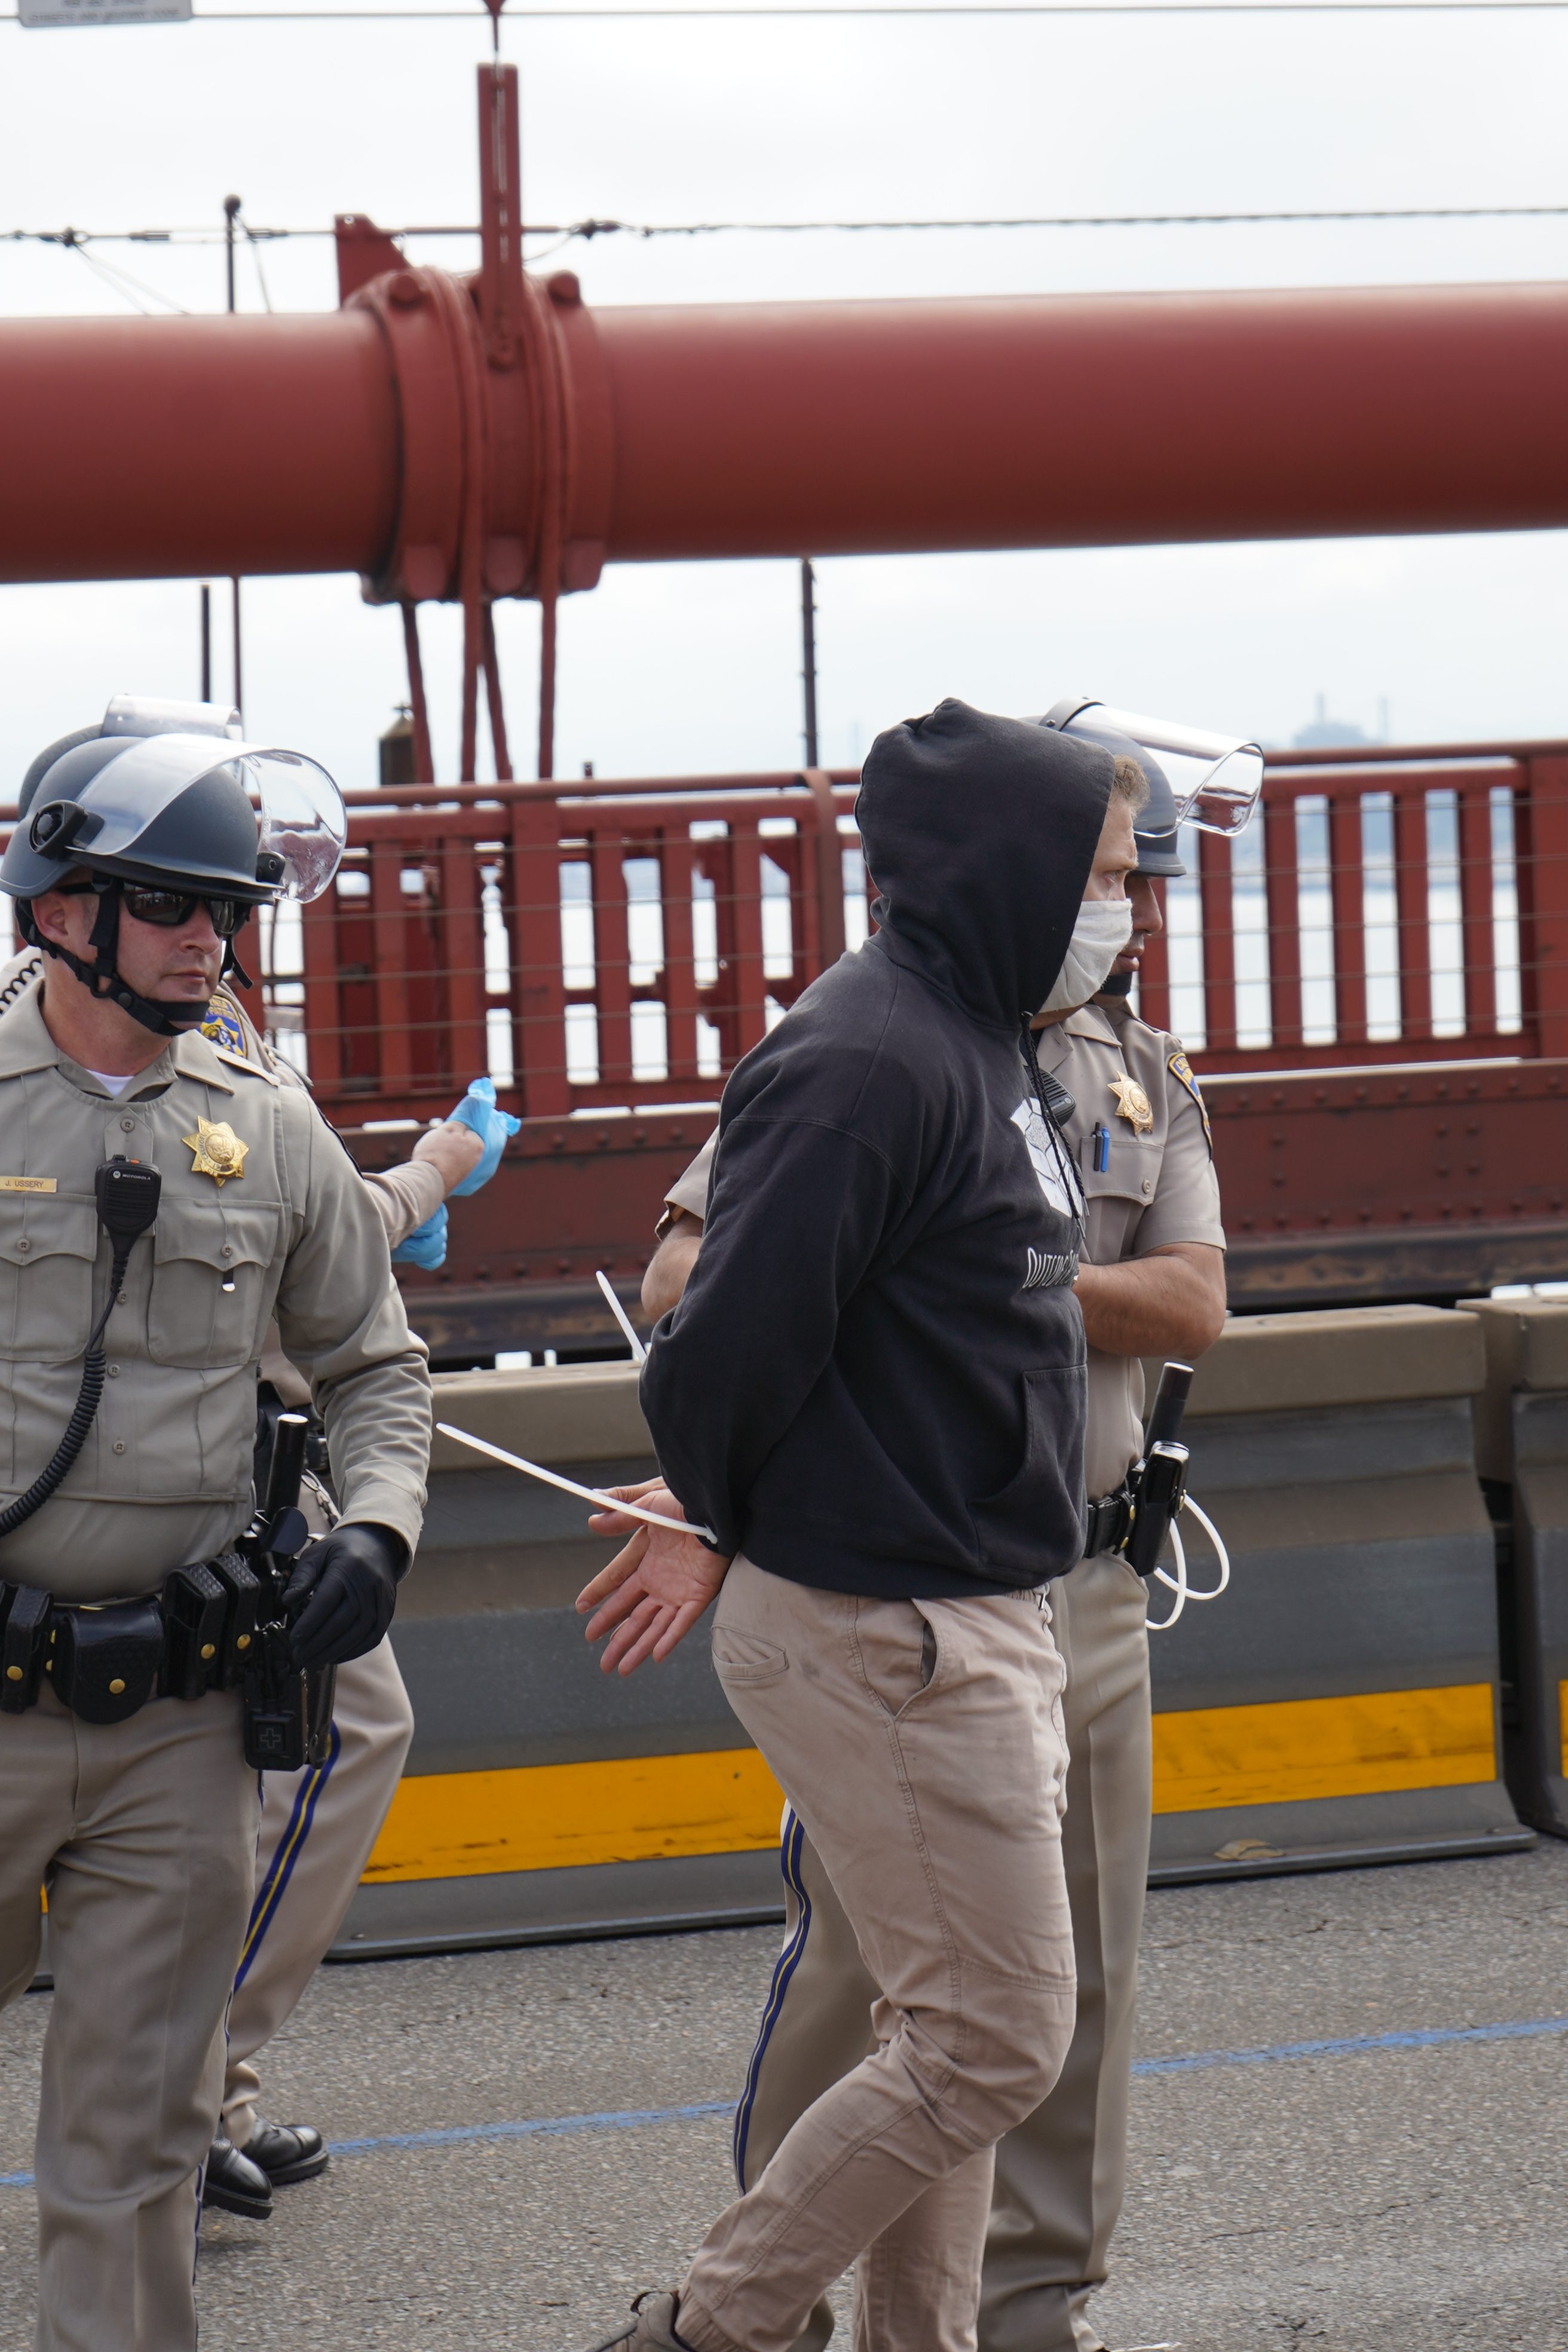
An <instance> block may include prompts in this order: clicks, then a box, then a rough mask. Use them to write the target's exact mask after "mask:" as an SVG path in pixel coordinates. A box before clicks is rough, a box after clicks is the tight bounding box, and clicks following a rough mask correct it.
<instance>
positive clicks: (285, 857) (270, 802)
mask: <svg viewBox="0 0 1568 2352" xmlns="http://www.w3.org/2000/svg"><path fill="white" fill-rule="evenodd" d="M226 765H227V766H228V767H229V768H230V769H231V770H232V771H233V772H234V773H235V774H237V776H238V778H239V780H240V782H242V783H243V784H244V786H245V789H246V791H247V793H248V794H249V796H250V803H251V806H252V807H253V808H254V809H255V811H256V813H257V815H258V818H259V820H260V824H261V839H260V842H259V844H258V849H259V853H260V855H261V856H268V854H270V855H272V856H276V857H280V858H281V859H282V861H283V872H282V876H281V878H280V880H279V886H278V887H279V889H280V890H281V892H282V894H283V896H284V897H285V898H297V899H299V900H300V902H301V904H308V903H309V901H310V899H312V898H320V897H321V893H322V891H323V890H324V889H326V887H328V885H329V883H330V882H331V879H332V877H333V875H334V874H335V873H336V872H337V870H338V861H339V860H340V858H341V857H342V854H343V844H344V843H345V842H346V841H347V839H348V837H349V821H348V814H347V812H346V811H345V809H344V807H343V796H342V793H340V792H339V790H338V788H337V786H336V784H335V783H334V782H332V780H331V776H329V775H328V773H327V772H326V770H325V768H322V767H319V766H318V765H317V763H316V761H314V760H307V759H305V758H304V757H303V755H302V754H301V753H300V752H298V751H258V750H256V749H255V748H254V747H253V746H251V745H249V744H245V745H243V746H240V747H238V749H237V753H236V756H235V757H234V758H233V759H232V760H231V761H227V762H226Z"/></svg>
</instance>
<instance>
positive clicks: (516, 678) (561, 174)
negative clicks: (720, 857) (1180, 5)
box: [0, 12, 1568, 795]
mask: <svg viewBox="0 0 1568 2352" xmlns="http://www.w3.org/2000/svg"><path fill="white" fill-rule="evenodd" d="M488 46H489V41H488V26H486V25H484V24H483V23H479V22H475V21H473V20H463V21H458V22H454V23H451V24H441V25H431V24H406V25H395V24H386V23H370V24H365V25H360V26H344V25H342V24H331V23H328V22H324V21H323V22H321V23H319V24H310V23H305V24H298V23H270V24H257V25H233V26H218V25H214V24H211V23H207V24H192V25H183V26H157V27H132V26H121V27H116V28H114V29H110V30H87V29H73V30H70V31H59V32H40V31H24V30H22V29H21V28H20V27H19V26H16V25H14V24H0V230H5V229H11V228H16V227H30V228H57V227H59V226H63V225H65V224H66V223H68V222H69V223H72V224H75V225H77V226H85V227H89V228H94V229H113V228H132V227H142V226H148V227H163V226H196V225H199V224H203V223H208V224H216V225H221V220H222V202H223V198H224V196H225V194H226V193H227V192H229V191H230V190H233V191H235V192H237V194H240V195H241V196H242V197H243V199H244V201H245V206H246V211H247V215H248V216H249V217H250V219H251V220H252V221H254V222H256V223H258V224H264V225H275V224H286V225H289V226H303V227H324V226H329V225H330V223H331V215H332V214H333V213H334V212H338V211H349V210H353V211H362V212H369V213H372V214H374V215H375V216H376V217H378V218H379V219H381V220H383V221H384V222H386V223H388V224H391V225H401V224H403V223H405V222H409V221H424V222H463V221H467V220H471V219H473V218H474V217H475V216H476V214H477V184H476V172H475V163H474V152H473V142H474V131H473V124H474V89H473V74H474V66H475V64H476V62H477V61H478V59H479V58H481V57H482V56H483V55H484V54H486V52H487V49H488ZM503 46H504V53H505V54H506V55H507V56H508V57H510V58H513V59H515V60H516V61H517V62H518V64H519V65H520V66H521V69H522V77H523V109H524V156H523V171H524V185H525V197H526V209H527V212H528V215H529V217H530V218H531V219H534V220H541V221H571V220H575V219H581V218H583V217H585V216H588V215H597V216H600V217H604V216H606V215H615V216H619V217H621V218H625V219H629V220H636V221H655V222H657V221H690V220H721V221H722V220H732V219H750V220H770V219H779V220H782V219H800V218H816V219H823V218H829V219H831V218H845V219H854V218H857V217H866V216H876V217H879V218H888V217H902V216H921V217H929V216H952V215H973V214H1008V213H1041V212H1044V213H1054V212H1062V213H1076V212H1084V211H1089V212H1096V211H1110V212H1128V211H1138V210H1148V211H1173V212H1174V211H1187V210H1197V211H1227V210H1237V211H1242V210H1258V209H1269V208H1275V207H1284V208H1300V207H1308V206H1314V205H1326V206H1334V207H1344V206H1352V205H1422V204H1426V205H1474V204H1487V203H1502V204H1531V203H1534V204H1551V203H1554V202H1560V201H1564V200H1568V177H1565V175H1564V170H1563V163H1562V161H1561V153H1562V143H1563V142H1562V122H1561V91H1562V89H1563V81H1564V66H1565V63H1568V59H1565V58H1564V48H1565V47H1568V16H1556V15H1552V14H1550V13H1544V12H1536V13H1532V14H1528V15H1510V14H1507V13H1502V12H1498V13H1496V14H1495V16H1494V21H1493V22H1492V23H1490V24H1488V23H1486V21H1485V19H1484V17H1483V16H1461V15H1447V16H1441V15H1437V16H1428V15H1418V14H1417V15H1406V16H1402V17H1390V16H1365V17H1352V16H1344V15H1326V16H1323V17H1322V18H1321V20H1319V21H1317V22H1309V21H1305V20H1303V19H1302V18H1301V17H1300V16H1285V17H1278V18H1276V19H1274V20H1273V21H1261V20H1259V19H1258V18H1246V17H1241V18H1237V17H1234V16H1233V17H1231V18H1229V19H1215V18H1203V17H1193V16H1173V17H1172V19H1171V21H1170V22H1169V23H1168V24H1160V23H1158V22H1157V21H1150V20H1149V19H1146V18H1144V19H1140V18H1108V19H1107V20H1106V21H1105V22H1103V23H1100V24H1095V23H1086V22H1084V21H1083V20H1081V19H1059V20H1050V19H1032V20H1030V19H1026V20H1021V21H1013V22H1010V23H1002V22H998V21H997V20H996V19H995V18H987V17H984V16H974V17H973V18H971V19H969V20H967V21H963V20H959V21H953V20H951V19H948V20H936V21H931V22H923V23H919V22H911V21H910V20H909V19H895V20H893V21H890V22H888V23H882V24H875V23H867V22H866V21H865V20H863V19H861V20H845V21H843V22H840V23H832V24H825V23H823V22H821V21H820V20H816V21H805V22H795V23H788V24H781V23H777V22H771V23H770V22H756V23H751V24H743V25H737V24H733V23H723V22H715V23H709V24H692V23H689V22H685V23H679V22H654V23H649V24H647V25H638V24H626V23H620V24H603V23H590V22H584V23H582V24H579V25H573V24H564V25H563V24H549V25H542V24H527V25H512V26H508V27H507V28H506V29H505V32H504V37H503ZM541 242H542V241H541ZM416 256H417V257H418V258H420V259H426V260H448V261H451V262H452V263H453V264H454V265H457V266H464V265H466V264H467V263H468V260H469V258H470V248H468V247H463V246H460V245H454V244H452V243H447V244H444V245H441V246H439V247H437V246H434V245H431V246H421V247H417V248H416ZM103 257H104V258H105V259H106V260H107V261H109V262H110V264H111V265H113V266H115V267H118V268H129V269H131V270H132V271H133V272H135V273H136V275H137V276H138V277H139V278H142V280H143V281H145V283H146V284H147V285H148V286H149V287H152V288H154V289H157V291H158V293H160V294H161V295H163V296H164V297H166V298H168V299H172V300H173V301H174V302H177V303H179V304H181V305H182V306H184V307H185V308H187V309H190V310H216V309H219V308H221V307H222V303H223V258H222V254H221V251H220V250H218V249H216V248H213V249H205V250H195V251H191V250H182V251H175V250H170V249H160V248H158V247H134V248H126V247H109V248H107V249H106V250H105V252H104V255H103ZM561 260H562V261H564V262H569V263H570V265H571V266H572V267H574V268H576V269H577V270H578V271H579V273H580V275H581V277H582V279H583V284H584V292H585V294H586V296H587V299H589V300H590V301H592V302H595V303H615V302H626V301H638V302H645V301H653V302H658V301H666V300H701V301H731V300H736V299H758V298H768V297H778V298H789V299H809V298H815V297H821V298H833V297H841V296H851V295H853V296H865V295H878V294H894V293H901V294H973V293H977V292H1017V293H1042V292H1050V291H1054V290H1058V289H1063V290H1067V289H1101V288H1182V287H1200V286H1270V285H1274V286H1278V285H1320V284H1321V285H1330V284H1331V285H1354V284H1370V283H1384V284H1398V283H1403V282H1413V281H1416V280H1421V281H1427V282H1434V281H1436V282H1441V281H1445V280H1460V279H1471V280H1476V279H1491V280H1496V279H1509V278H1552V277H1559V276H1562V275H1563V274H1564V273H1565V268H1568V221H1562V222H1542V223H1519V222H1489V223H1488V222H1481V223H1444V224H1435V225H1424V226H1411V225H1393V224H1385V225H1375V226H1373V225H1357V226H1247V227H1231V228H1211V229H1187V228H1169V229H1163V230H1159V229H1129V230H1122V229H1110V230H1078V231H1043V232H1032V231H992V232H966V233H951V234H950V233H942V234H940V235H903V236H898V235H883V234H878V235H860V236H836V235H829V234H825V235H813V236H791V237H785V236H752V235H746V236H721V237H700V238H689V239H676V238H669V239H659V240H653V241H647V242H645V241H633V240H631V239H629V238H624V239H618V240H612V239H604V240H599V241H595V243H594V244H592V245H591V246H584V245H581V244H578V245H575V246H573V247H568V248H567V249H566V251H565V252H564V253H563V255H562V257H561ZM555 266H561V265H560V263H559V262H558V263H556V264H555ZM264 267H265V269H266V272H267V277H268V286H269V288H270V292H271V299H272V301H273V303H274V305H275V307H277V308H279V309H320V308H323V307H329V306H331V304H332V303H333V302H334V301H335V299H336V296H335V278H334V269H333V261H332V251H331V241H330V239H317V240H310V241H307V240H300V241H297V242H293V243H289V244H286V245H268V247H266V248H265V258H264ZM142 299H147V298H142ZM241 301H242V307H244V308H247V309H258V308H260V307H261V302H262V297H261V290H260V287H259V285H258V279H257V277H256V274H255V271H254V269H253V268H251V267H250V265H249V264H248V262H246V263H244V264H243V265H242V276H241ZM128 307H129V306H128V304H127V302H126V301H125V299H124V298H123V297H122V296H121V294H120V293H119V292H117V291H116V290H114V289H112V288H111V287H110V286H109V285H108V284H106V283H105V282H104V281H103V280H102V279H101V278H99V277H97V276H95V275H94V274H93V273H92V271H91V270H90V269H89V268H88V266H87V265H86V264H85V263H84V261H83V260H82V259H81V258H79V257H78V256H76V255H73V254H70V253H67V252H62V251H60V250H58V248H53V247H37V246H31V245H13V244H0V314H3V315H22V314H27V313H37V312H55V313H69V312H86V311H102V312H119V311H123V310H125V309H126V308H128ZM152 307H155V306H152ZM105 395H106V397H111V396H112V386H111V385H110V386H106V387H105ZM17 463H20V464H25V463H26V451H25V449H22V450H19V451H18V450H8V451H7V452H6V453H5V464H7V465H10V464H17ZM0 495H3V493H0ZM245 593H246V648H245V650H246V717H247V725H248V730H249V731H250V732H251V733H252V734H254V735H259V736H261V737H263V738H265V739H266V740H272V741H280V742H296V743H298V744H299V745H300V747H301V748H305V749H309V750H310V751H313V752H315V753H317V754H318V755H319V756H321V757H322V758H323V759H325V760H326V761H327V762H328V763H329V764H330V765H331V766H332V767H333V768H334V769H335V771H336V772H338V774H339V775H340V777H341V778H342V781H343V782H345V783H348V784H363V783H368V782H371V781H373V779H374V745H375V739H376V736H377V734H378V733H379V731H380V730H381V728H382V727H383V726H384V724H385V723H386V721H387V720H388V719H389V718H390V716H391V715H392V710H393V706H394V705H395V703H396V702H397V701H398V700H399V699H400V698H401V697H402V694H403V692H404V686H403V669H402V652H401V642H400V633H399V628H398V623H397V618H396V614H395V612H391V613H389V612H385V611H374V610H371V609H369V608H367V607H365V606H364V605H363V604H361V602H360V598H359V592H358V584H357V583H356V582H355V581H353V580H352V579H348V578H334V579H307V580H274V581H258V582H254V583H247V589H246V592H245ZM818 593H819V604H820V623H819V646H820V663H821V707H822V722H823V741H822V751H823V756H824V757H825V759H826V760H827V761H829V762H831V763H834V764H839V763H849V762H851V761H854V760H856V759H857V758H858V756H859V755H860V754H861V753H862V752H863V751H865V749H866V747H867V746H868V743H869V741H870V739H871V737H872V736H873V735H874V734H875V732H876V731H877V730H878V728H879V727H881V726H883V725H886V724H887V723H888V722H889V720H891V719H898V718H900V717H902V716H904V715H906V714H908V713H910V712H913V711H916V710H920V709H927V708H929V707H930V705H931V703H933V702H934V701H936V700H938V699H939V698H941V697H942V695H944V694H960V695H963V696H964V697H966V698H969V699H970V700H972V701H975V702H978V703H982V704H985V705H988V706H990V707H992V708H994V709H1024V710H1029V709H1041V708H1042V707H1044V706H1045V705H1047V704H1048V703H1049V702H1050V701H1051V700H1053V699H1054V698H1056V697H1057V696H1058V694H1059V693H1063V692H1067V691H1084V692H1089V693H1094V694H1098V695H1100V696H1102V697H1103V698H1107V699H1110V700H1113V701H1121V702H1123V703H1125V704H1129V705H1131V706H1133V707H1142V708H1153V709H1162V710H1165V711H1169V712H1172V713H1180V714H1182V715H1184V716H1189V717H1191V718H1192V719H1195V720H1198V721H1201V722H1206V723H1208V724H1211V725H1215V726H1219V727H1225V728H1234V729H1235V730H1237V732H1256V733H1258V734H1260V735H1262V736H1263V737H1265V738H1266V739H1269V740H1288V739H1289V737H1290V736H1291V735H1292V734H1294V732H1295V731H1296V730H1297V729H1298V728H1299V727H1300V726H1301V725H1302V724H1303V723H1304V722H1305V721H1306V720H1307V719H1310V717H1311V715H1312V708H1313V699H1314V697H1315V696H1316V695H1317V694H1319V693H1321V694H1323V695H1325V696H1326V697H1327V700H1328V705H1329V708H1330V710H1331V713H1332V714H1334V715H1336V716H1340V717H1342V718H1345V719H1350V720H1352V721H1355V722H1358V723H1359V724H1361V725H1362V726H1363V727H1365V728H1366V729H1367V730H1369V731H1375V730H1376V728H1377V726H1378V722H1379V709H1380V703H1383V702H1386V706H1387V709H1388V711H1389V715H1390V719H1391V722H1392V729H1393V731H1394V734H1395V735H1396V736H1398V737H1400V738H1402V739H1404V740H1436V739H1443V740H1447V739H1459V738H1465V739H1471V740H1473V739H1476V738H1482V737H1488V736H1492V735H1505V734H1506V735H1513V734H1551V733H1568V691H1565V690H1564V683H1563V646H1564V641H1565V635H1568V547H1565V546H1564V544H1563V534H1560V533H1542V534H1535V535H1528V536H1522V535H1521V536H1510V537H1506V538H1489V539H1470V540H1459V539H1442V540H1426V541H1388V540H1380V541H1333V542H1320V543H1304V544H1295V545H1274V546H1239V547H1237V546H1232V547H1193V548H1156V549H1145V550H1138V549H1132V550H1110V551H1105V550H1100V551H1087V552H1083V553H1078V552H1059V551H1058V552H1047V553H1037V554H1030V553H1023V554H984V555H958V556H953V555H943V556H931V557H921V558H911V557H899V558H896V559H895V558H889V559H868V558H855V559H840V560H837V561H834V562H827V563H825V564H824V565H823V566H822V567H821V577H820V585H819V592H818ZM225 609H226V606H225ZM425 630H426V645H427V649H428V650H427V660H428V664H429V667H430V670H431V673H432V689H433V700H434V704H435V717H436V722H437V772H438V773H440V774H442V775H444V776H446V777H448V778H449V777H451V776H452V775H453V774H454V773H455V766H456V757H457V709H456V668H455V648H456V645H457V636H458V631H457V619H456V615H455V614H452V613H450V612H447V611H438V612H435V613H432V611H431V609H430V608H429V607H426V612H425ZM500 638H501V646H502V658H503V665H504V668H505V675H506V685H507V692H508V700H509V707H510V716H511V722H512V728H513V737H514V744H518V743H522V744H526V743H527V742H528V741H529V740H530V738H531V726H532V712H533V708H534V694H535V673H534V656H535V647H536V644H537V623H536V615H535V613H534V609H533V608H532V607H531V606H515V605H514V606H506V607H502V608H500ZM798 668H799V644H798V585H797V580H796V576H795V570H794V567H793V566H791V565H788V564H784V563H779V562H766V563H754V564H724V565H719V564H709V565H696V564H692V565H677V566H660V567H647V568H644V567H617V568H616V569H614V570H612V571H610V572H607V573H606V575H605V581H604V583H603V584H602V585H601V586H600V587H599V588H598V589H597V590H596V591H595V593H593V594H592V595H589V596H584V597H577V598H574V599H572V600H570V602H569V603H568V604H567V605H566V606H565V607H564V608H563V667H562V695H561V720H560V730H559V737H558V767H559V769H560V772H562V773H563V774H572V773H574V772H577V770H578V768H579V766H580V763H581V762H582V761H584V760H592V761H594V762H595V766H596V768H597V770H598V772H600V773H601V774H606V773H608V774H616V773H618V774H679V773H681V772H698V771H701V770H704V769H716V768H739V767H753V766H754V767H759V768H770V767H771V768H776V767H784V766H787V765H790V764H793V763H794V762H795V761H797V760H798V759H799V757H800V734H799V728H800V690H799V681H798ZM218 677H219V682H220V684H221V685H223V686H225V687H226V679H227V668H226V645H225V643H224V640H223V638H222V636H221V635H220V639H219V665H218ZM0 684H3V691H0V790H3V791H4V792H5V793H6V794H7V795H9V793H11V792H12V791H13V790H14V788H15V782H16V777H17V776H18V775H19V773H20V771H21V769H22V767H23V766H24V765H25V764H26V761H27V760H28V759H29V758H30V757H31V756H32V754H33V752H34V751H36V750H37V748H38V747H39V746H40V745H41V744H42V743H44V742H46V741H47V740H50V739H51V738H52V737H53V736H55V735H57V734H58V733H60V732H62V731H64V730H66V729H68V728H70V727H75V726H79V725H81V724H83V723H85V722H86V721H87V720H88V719H91V718H93V717H95V716H96V715H97V713H98V712H99V710H100V709H101V707H102V704H103V701H104V700H105V698H107V696H108V695H109V694H110V693H113V692H118V691H122V690H127V689H131V690H142V691H145V692H150V693H157V694H171V695H174V694H194V693H195V691H196V688H197V685H198V672H197V592H196V588H195V584H194V583H184V582H154V583H132V584H126V583H114V584H100V585H88V586H80V587H49V588H31V587H13V588H5V589H0Z"/></svg>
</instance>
